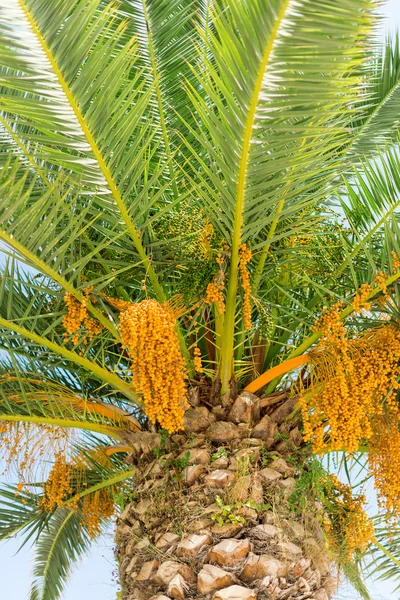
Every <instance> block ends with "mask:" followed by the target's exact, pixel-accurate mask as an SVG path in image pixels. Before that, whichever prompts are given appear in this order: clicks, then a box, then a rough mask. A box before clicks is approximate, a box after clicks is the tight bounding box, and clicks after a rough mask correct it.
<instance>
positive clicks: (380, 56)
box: [345, 33, 400, 162]
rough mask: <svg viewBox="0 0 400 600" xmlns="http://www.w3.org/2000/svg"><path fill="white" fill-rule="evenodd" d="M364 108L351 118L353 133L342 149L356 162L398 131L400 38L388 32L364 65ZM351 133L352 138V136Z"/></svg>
mask: <svg viewBox="0 0 400 600" xmlns="http://www.w3.org/2000/svg"><path fill="white" fill-rule="evenodd" d="M365 82H366V86H365V93H366V96H367V98H366V101H365V109H364V114H363V115H362V117H361V118H359V119H358V120H355V121H354V122H352V124H351V125H352V129H353V131H354V133H353V136H351V137H350V138H349V142H348V144H347V147H346V150H345V153H346V156H347V160H348V159H350V161H351V162H353V161H355V162H359V161H362V160H365V157H366V156H367V155H370V154H371V153H372V154H373V153H375V152H376V151H377V150H382V149H383V147H384V146H385V145H387V143H388V142H391V141H395V140H396V138H397V135H398V131H399V127H400V121H399V106H400V39H399V34H398V33H396V34H395V35H394V36H388V38H387V39H386V41H385V44H384V46H383V48H382V50H381V51H380V52H378V53H377V52H376V51H375V52H374V53H373V55H372V57H371V59H370V60H369V61H368V63H367V66H366V67H365ZM352 137H353V139H352Z"/></svg>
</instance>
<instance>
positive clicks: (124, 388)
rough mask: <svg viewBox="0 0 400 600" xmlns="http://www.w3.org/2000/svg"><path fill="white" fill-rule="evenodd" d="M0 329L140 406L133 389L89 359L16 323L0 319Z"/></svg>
mask: <svg viewBox="0 0 400 600" xmlns="http://www.w3.org/2000/svg"><path fill="white" fill-rule="evenodd" d="M0 327H4V328H5V329H8V330H10V331H13V332H15V333H19V334H20V335H22V336H23V337H24V338H25V339H28V340H31V341H32V342H35V343H37V344H39V346H44V347H45V348H48V349H49V350H50V351H51V352H55V353H56V354H58V355H59V356H62V357H63V358H65V359H66V360H69V361H71V362H73V363H75V364H77V365H79V366H81V367H83V368H84V369H86V370H87V371H88V372H89V373H92V374H93V375H94V376H96V377H98V378H99V379H100V380H101V381H104V382H105V383H108V384H109V385H111V386H112V387H114V388H115V389H117V390H119V391H120V392H122V393H123V394H124V395H125V396H126V397H127V398H129V400H131V401H132V402H134V403H135V404H136V405H138V406H140V405H141V403H140V401H139V399H138V397H137V396H136V394H135V393H134V391H133V387H132V386H131V385H130V384H129V383H128V382H126V381H123V380H122V379H121V378H120V377H118V375H116V374H115V373H112V372H111V371H108V370H107V369H103V367H101V366H100V365H97V364H96V363H94V362H92V361H90V360H89V359H87V358H85V357H84V356H80V355H79V354H77V353H76V352H72V351H71V350H68V349H67V348H64V347H63V346H59V345H58V344H56V343H55V342H51V341H50V340H48V339H46V338H44V337H42V336H40V335H38V334H37V333H34V332H33V331H29V330H28V329H25V327H21V326H20V325H17V324H16V323H13V322H11V321H8V320H7V319H3V318H1V317H0Z"/></svg>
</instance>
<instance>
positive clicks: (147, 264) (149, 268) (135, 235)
mask: <svg viewBox="0 0 400 600" xmlns="http://www.w3.org/2000/svg"><path fill="white" fill-rule="evenodd" d="M18 3H19V6H20V8H21V10H22V11H23V13H24V16H25V18H26V20H27V21H28V23H29V25H30V27H31V29H32V31H33V32H34V34H35V36H36V38H37V40H38V42H39V44H40V46H41V48H42V50H43V52H44V54H45V56H46V58H47V60H48V61H49V63H50V65H51V67H52V69H53V71H54V73H55V75H56V77H57V80H58V83H59V85H60V86H61V89H62V90H63V92H64V94H65V96H66V98H67V100H68V102H69V104H70V106H71V109H72V111H73V113H74V115H75V117H76V119H77V120H78V122H79V125H80V127H81V129H82V131H83V133H84V135H85V137H86V139H87V141H88V144H89V146H90V148H91V150H92V152H93V155H94V156H95V158H96V160H97V162H98V165H99V167H100V169H101V171H102V173H103V176H104V178H105V180H106V181H107V184H108V186H109V189H110V191H111V194H112V196H113V198H114V200H115V203H116V204H117V206H118V209H119V211H120V213H121V216H122V218H123V220H124V222H125V225H126V227H127V230H128V232H129V234H130V236H131V238H132V241H133V243H134V246H135V248H136V251H137V252H138V254H139V256H140V258H141V260H142V262H143V266H144V268H145V270H146V272H147V274H148V277H149V279H150V281H151V283H152V285H153V288H154V291H155V293H156V296H157V299H158V300H159V301H160V302H164V301H165V299H166V297H165V293H164V290H163V288H162V287H161V285H160V283H159V281H158V278H157V275H156V273H155V271H154V268H153V265H152V264H151V261H150V258H149V256H148V255H147V253H146V250H145V249H144V247H143V244H142V242H141V241H140V234H139V232H138V231H137V230H136V228H135V226H134V224H133V222H132V220H131V219H130V216H129V213H128V211H127V209H126V207H125V204H124V202H123V200H122V197H121V194H120V192H119V189H118V187H117V185H116V183H115V180H114V178H113V176H112V174H111V171H110V169H109V168H108V166H107V164H106V161H105V160H104V158H103V155H102V153H101V151H100V149H99V147H98V145H97V144H96V141H95V139H94V137H93V135H92V133H91V131H90V129H89V126H88V125H87V123H86V121H85V118H84V116H83V114H82V112H81V110H80V108H79V106H78V103H77V101H76V100H75V98H74V96H73V94H72V92H71V89H70V87H69V86H68V84H67V82H66V81H65V79H64V77H63V74H62V72H61V70H60V68H59V66H58V64H57V62H56V60H55V59H54V56H53V54H52V52H51V50H50V48H49V46H48V44H47V42H46V40H45V38H44V37H43V35H42V33H41V31H40V29H39V27H38V26H37V24H36V21H35V19H34V18H33V16H32V15H31V13H30V11H29V9H28V7H27V6H26V4H25V0H18Z"/></svg>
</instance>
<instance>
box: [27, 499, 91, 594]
mask: <svg viewBox="0 0 400 600" xmlns="http://www.w3.org/2000/svg"><path fill="white" fill-rule="evenodd" d="M89 547H90V538H89V535H88V533H87V531H86V530H85V528H84V527H83V525H82V514H81V511H76V510H73V509H71V508H59V509H58V510H57V511H56V512H55V513H54V515H53V516H52V518H51V520H50V522H49V524H48V527H47V528H46V530H45V531H43V532H42V534H41V536H40V538H39V540H38V542H37V544H36V547H35V557H34V561H35V562H34V567H33V576H34V578H35V579H34V581H33V583H32V588H31V592H30V596H29V597H30V600H57V598H59V597H60V595H61V593H62V591H63V588H64V584H65V581H66V579H67V578H68V576H69V574H70V570H71V565H72V564H73V563H74V562H76V561H77V560H78V559H79V558H80V557H81V556H82V555H84V554H85V553H86V552H87V551H88V550H89Z"/></svg>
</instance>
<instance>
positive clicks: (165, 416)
mask: <svg viewBox="0 0 400 600" xmlns="http://www.w3.org/2000/svg"><path fill="white" fill-rule="evenodd" d="M175 325H176V323H175V318H174V316H173V313H172V312H171V310H170V309H169V307H168V306H166V305H161V304H160V303H159V302H157V301H156V300H144V301H143V302H139V303H137V304H131V305H130V306H129V307H128V308H127V309H125V310H124V311H122V312H121V314H120V333H121V339H122V343H123V345H124V347H125V348H126V350H127V352H128V354H129V357H130V359H131V369H132V382H133V385H134V387H135V389H136V390H137V391H138V393H140V394H141V396H142V397H143V400H144V404H145V410H146V414H147V416H148V418H149V419H150V421H151V422H152V423H155V422H156V421H158V422H159V423H160V425H161V426H162V427H163V428H164V429H167V431H169V432H170V433H172V432H174V431H179V430H180V429H182V427H183V415H184V411H185V408H186V405H187V402H186V398H185V392H186V385H185V377H186V375H185V363H184V360H183V357H182V353H181V350H180V347H179V340H178V336H177V333H176V329H175Z"/></svg>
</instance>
